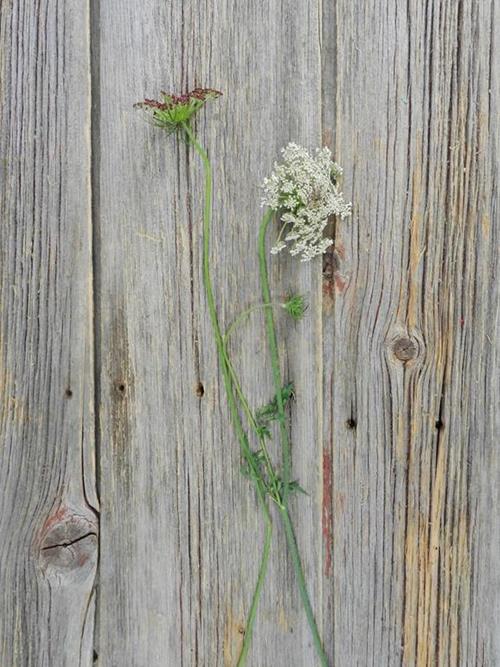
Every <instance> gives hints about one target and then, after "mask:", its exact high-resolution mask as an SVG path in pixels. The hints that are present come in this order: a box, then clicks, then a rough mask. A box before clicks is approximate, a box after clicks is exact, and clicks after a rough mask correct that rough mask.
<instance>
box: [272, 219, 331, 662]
mask: <svg viewBox="0 0 500 667" xmlns="http://www.w3.org/2000/svg"><path fill="white" fill-rule="evenodd" d="M273 217H274V212H273V211H272V210H271V209H267V210H266V212H265V213H264V217H263V219H262V222H261V225H260V230H259V269H260V282H261V290H262V300H263V302H264V304H270V303H271V291H270V289H269V277H268V271H267V259H266V257H267V253H266V234H267V229H268V227H269V223H270V222H271V220H272V219H273ZM265 317H266V331H267V339H268V346H269V353H270V357H271V367H272V371H273V379H274V389H275V391H276V404H277V407H278V416H279V423H280V439H281V452H282V461H283V495H282V498H283V506H282V507H281V508H280V512H279V514H280V517H281V519H282V521H283V527H284V529H285V536H286V541H287V545H288V549H289V551H290V556H291V558H292V563H293V567H294V570H295V576H296V578H297V584H298V587H299V592H300V597H301V599H302V604H303V606H304V610H305V613H306V617H307V621H308V623H309V627H310V629H311V633H312V637H313V643H314V647H315V649H316V653H317V655H318V658H319V660H320V663H321V665H322V667H328V658H327V655H326V653H325V650H324V648H323V644H322V641H321V637H320V635H319V631H318V626H317V624H316V620H315V618H314V612H313V610H312V606H311V601H310V599H309V593H308V592H307V584H306V580H305V576H304V569H303V567H302V561H301V558H300V553H299V548H298V545H297V539H296V537H295V531H294V529H293V525H292V520H291V518H290V512H289V509H288V491H289V484H290V471H291V452H290V439H289V437H288V429H287V425H286V416H285V407H284V403H283V397H282V394H281V390H282V378H281V368H280V358H279V351H278V341H277V337H276V326H275V324H274V316H273V311H272V308H266V310H265Z"/></svg>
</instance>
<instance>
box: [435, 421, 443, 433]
mask: <svg viewBox="0 0 500 667" xmlns="http://www.w3.org/2000/svg"><path fill="white" fill-rule="evenodd" d="M435 427H436V428H437V430H438V431H440V430H441V429H442V428H443V427H444V424H443V422H442V421H441V420H440V419H438V420H437V421H436V423H435Z"/></svg>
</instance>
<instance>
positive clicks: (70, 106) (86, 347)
mask: <svg viewBox="0 0 500 667" xmlns="http://www.w3.org/2000/svg"><path fill="white" fill-rule="evenodd" d="M88 21H89V16H88V2H82V1H81V0H69V1H68V2H61V1H55V0H40V1H39V2H36V3H33V2H28V1H26V0H20V1H19V2H3V3H2V4H1V8H0V62H1V66H0V67H1V70H0V71H1V93H0V99H1V102H0V105H1V106H0V114H1V115H0V153H1V165H0V168H1V179H0V207H1V221H2V222H1V227H0V252H1V267H0V271H1V283H0V387H1V404H0V458H1V463H0V535H1V536H2V537H1V540H0V664H1V665H2V666H5V667H11V666H13V667H16V666H21V665H22V666H23V667H24V666H26V665H36V666H37V667H42V666H47V667H55V666H59V665H68V666H71V667H74V666H75V665H91V664H92V623H93V620H92V619H93V603H92V588H93V580H94V576H95V569H96V560H97V557H96V556H97V537H96V536H97V518H96V516H97V515H96V511H95V508H96V506H97V500H96V497H95V480H94V462H93V457H94V452H93V416H92V402H93V389H92V363H93V360H92V355H93V345H92V317H91V314H92V298H91V295H92V291H91V288H92V281H91V277H92V275H91V261H90V258H91V253H90V251H91V224H90V178H89V175H90V145H89V144H90V142H89V131H90V85H89V71H90V66H89V30H88Z"/></svg>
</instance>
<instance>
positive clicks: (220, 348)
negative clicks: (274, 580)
mask: <svg viewBox="0 0 500 667" xmlns="http://www.w3.org/2000/svg"><path fill="white" fill-rule="evenodd" d="M183 129H184V131H185V133H186V136H187V137H188V139H189V141H190V142H191V144H192V145H193V147H194V149H195V150H196V152H197V153H198V155H199V156H200V158H201V161H202V163H203V169H204V174H205V202H204V207H203V284H204V287H205V294H206V299H207V306H208V312H209V315H210V321H211V324H212V330H213V333H214V338H215V345H216V348H217V355H218V359H219V363H220V366H221V370H222V377H223V381H224V387H225V390H226V396H227V401H228V404H229V410H230V413H231V419H232V422H233V427H234V430H235V433H236V436H237V438H238V441H239V443H240V447H241V451H242V454H243V456H244V458H245V460H246V461H247V463H248V465H249V467H250V469H251V470H252V472H253V473H254V474H253V481H254V486H255V490H256V492H257V497H258V499H259V504H260V506H261V509H262V512H263V514H264V519H265V522H266V536H265V541H264V547H263V551H262V556H261V563H260V567H259V574H258V579H257V585H256V588H255V591H254V594H253V598H252V603H251V606H250V611H249V614H248V618H247V625H246V629H245V636H244V639H243V646H242V649H241V656H243V657H241V656H240V659H239V660H238V667H243V665H244V664H245V660H246V656H247V654H248V651H249V647H250V643H251V640H252V634H253V625H254V621H255V615H256V611H257V605H258V602H259V598H260V593H261V590H262V584H263V581H264V578H265V575H266V572H267V564H268V560H269V549H270V540H271V533H272V520H271V514H270V512H269V508H268V506H267V502H266V493H265V488H264V485H263V482H262V480H261V479H260V478H259V471H258V470H256V466H255V463H254V460H253V457H252V453H251V449H250V445H249V442H248V438H247V435H246V433H245V430H244V428H243V424H242V423H241V418H240V415H239V412H238V406H237V403H236V398H235V396H234V391H233V384H232V381H231V375H230V372H229V368H228V365H227V358H226V354H225V347H224V341H223V338H222V333H221V328H220V325H219V319H218V316H217V308H216V305H215V298H214V292H213V287H212V279H211V275H210V223H211V219H212V168H211V165H210V161H209V159H208V155H207V153H206V151H205V149H204V148H203V147H202V146H201V144H200V143H199V142H198V141H197V139H196V137H195V135H194V133H193V131H192V130H191V128H190V127H189V125H188V124H187V123H184V125H183Z"/></svg>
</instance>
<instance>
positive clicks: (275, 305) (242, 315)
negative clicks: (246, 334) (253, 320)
mask: <svg viewBox="0 0 500 667" xmlns="http://www.w3.org/2000/svg"><path fill="white" fill-rule="evenodd" d="M278 307H281V308H283V304H282V303H256V304H254V305H253V306H250V308H247V309H246V310H244V311H243V312H241V313H240V314H239V315H238V317H236V318H235V319H234V320H233V321H232V322H231V324H230V325H229V326H228V328H227V329H226V333H225V334H224V336H223V338H224V342H225V343H227V339H228V338H229V336H230V335H231V334H232V333H233V331H234V330H235V329H236V327H238V326H239V325H240V324H241V323H242V322H243V320H244V319H245V318H246V317H248V316H249V315H251V314H252V313H254V312H255V311H256V310H262V308H278Z"/></svg>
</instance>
